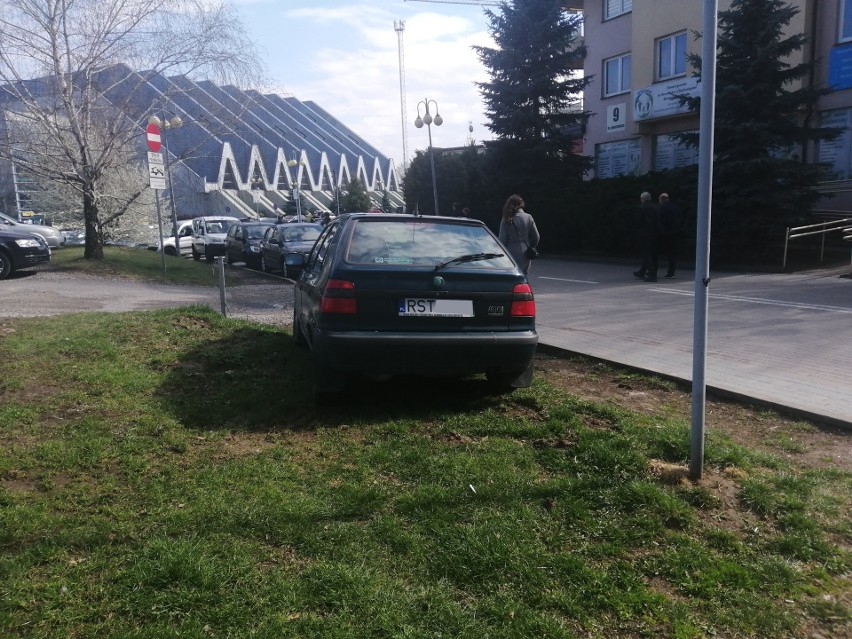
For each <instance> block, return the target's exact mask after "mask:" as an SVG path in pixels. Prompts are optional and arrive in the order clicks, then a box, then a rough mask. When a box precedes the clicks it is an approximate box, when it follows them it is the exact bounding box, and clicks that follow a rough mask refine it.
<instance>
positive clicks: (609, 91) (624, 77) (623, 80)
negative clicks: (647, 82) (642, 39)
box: [604, 53, 630, 97]
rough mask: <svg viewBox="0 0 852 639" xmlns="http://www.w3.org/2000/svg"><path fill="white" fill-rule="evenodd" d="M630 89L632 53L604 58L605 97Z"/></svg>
mask: <svg viewBox="0 0 852 639" xmlns="http://www.w3.org/2000/svg"><path fill="white" fill-rule="evenodd" d="M629 90H630V54H629V53H628V54H626V55H619V56H616V57H614V58H610V59H609V60H604V97H609V96H611V95H617V94H619V93H625V92H626V91H629Z"/></svg>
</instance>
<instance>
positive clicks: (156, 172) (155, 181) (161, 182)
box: [148, 153, 166, 190]
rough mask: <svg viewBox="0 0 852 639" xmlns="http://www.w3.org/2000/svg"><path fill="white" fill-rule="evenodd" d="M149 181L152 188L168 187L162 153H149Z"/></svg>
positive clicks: (161, 188)
mask: <svg viewBox="0 0 852 639" xmlns="http://www.w3.org/2000/svg"><path fill="white" fill-rule="evenodd" d="M148 182H149V184H150V185H151V188H152V189H159V190H163V189H165V188H166V167H165V165H164V164H163V154H162V153H149V154H148Z"/></svg>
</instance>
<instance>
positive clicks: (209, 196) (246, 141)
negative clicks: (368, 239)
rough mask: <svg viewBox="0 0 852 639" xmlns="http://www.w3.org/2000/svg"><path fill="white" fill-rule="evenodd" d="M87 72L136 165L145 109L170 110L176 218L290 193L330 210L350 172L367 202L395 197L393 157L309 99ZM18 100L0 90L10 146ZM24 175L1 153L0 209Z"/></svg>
mask: <svg viewBox="0 0 852 639" xmlns="http://www.w3.org/2000/svg"><path fill="white" fill-rule="evenodd" d="M95 79H96V84H97V85H98V86H100V87H103V89H102V91H101V92H99V96H100V97H99V106H100V107H102V108H103V109H104V110H105V111H106V110H110V111H112V112H115V113H116V114H118V115H117V116H116V118H117V119H118V118H121V119H122V120H123V123H124V125H125V126H126V127H127V129H128V131H129V132H130V135H131V136H132V137H133V138H134V139H135V140H136V146H137V150H136V152H135V153H134V156H135V158H136V160H137V161H138V166H139V170H140V171H144V170H145V166H146V156H147V151H148V148H147V147H146V127H147V125H148V123H149V121H150V119H151V117H152V116H157V118H158V119H159V120H160V121H162V122H166V121H174V119H175V118H178V119H179V120H178V121H179V122H180V125H179V126H176V127H174V128H171V129H169V130H167V131H166V130H163V131H162V147H161V149H160V153H161V155H162V156H163V158H164V160H165V162H166V166H168V170H169V174H170V179H169V180H168V182H167V184H168V185H169V186H170V187H171V189H172V191H173V192H172V193H169V192H168V188H167V189H165V190H164V191H163V196H164V197H165V198H167V199H169V200H171V201H172V202H173V203H174V206H175V209H176V211H175V213H176V216H177V217H178V218H191V217H193V216H197V215H214V214H215V215H236V216H238V217H259V216H260V217H262V216H275V215H276V213H278V212H279V211H281V210H283V209H284V208H285V207H286V206H287V205H288V203H290V202H292V201H293V200H294V199H295V198H296V197H299V198H300V202H303V203H304V204H303V206H306V207H307V208H308V210H311V211H332V212H336V210H337V209H338V208H339V201H340V193H341V191H343V192H345V191H346V190H347V189H348V187H349V184H350V182H351V181H352V180H354V179H358V180H359V181H360V182H361V183H362V185H363V186H364V187H365V190H366V191H367V194H368V196H369V197H370V199H371V201H372V202H373V204H374V206H376V207H379V206H381V204H382V202H383V201H385V202H387V203H389V204H390V206H391V208H393V209H397V208H398V207H402V206H404V200H403V198H402V192H401V187H400V176H399V173H398V171H397V169H396V166H395V165H394V162H393V160H392V159H391V158H390V157H389V156H386V155H384V154H383V153H381V152H380V151H379V150H378V149H376V147H374V146H373V145H372V144H370V143H369V142H368V141H367V140H366V139H365V138H364V137H362V136H360V135H358V134H357V133H355V132H354V131H353V130H351V129H350V128H349V127H348V126H346V125H345V124H344V123H343V122H341V121H340V120H338V119H337V118H336V117H334V116H333V115H331V114H330V113H329V112H328V111H326V110H325V109H324V108H322V107H321V106H320V105H318V104H317V103H315V102H313V101H302V100H298V99H296V98H295V97H291V96H282V95H278V94H266V93H262V92H259V91H251V90H241V89H238V88H236V87H233V86H219V85H217V84H215V83H213V82H209V81H193V80H191V79H189V78H187V77H185V76H170V77H167V76H165V75H162V74H160V73H155V72H137V71H134V70H132V69H130V68H129V67H127V66H125V65H115V66H113V67H109V68H106V69H102V70H100V71H98V72H97V73H96V74H95ZM27 82H29V83H31V84H32V87H31V90H32V92H33V93H36V92H37V91H47V90H49V89H48V88H49V87H50V86H51V84H52V81H51V79H50V78H46V79H45V78H42V79H37V80H31V81H27ZM40 87H47V88H40ZM0 89H2V87H0ZM17 108H19V107H18V106H17V104H16V102H15V100H14V99H13V95H12V93H11V92H9V91H6V92H4V91H2V90H0V144H3V143H5V144H8V145H10V146H11V147H14V144H13V142H14V139H15V135H14V133H15V131H14V129H15V126H16V125H15V122H16V120H15V115H14V114H15V111H16V109H17ZM9 155H10V156H11V157H14V153H11V154H9ZM9 155H7V157H9ZM32 182H33V181H32V179H31V178H30V177H29V176H27V175H25V174H24V172H23V171H21V170H20V169H19V167H17V166H16V163H15V162H14V161H5V162H3V161H0V211H3V212H5V213H7V214H8V215H11V216H13V217H23V216H24V215H25V213H26V210H27V209H28V208H30V207H29V204H28V189H29V188H30V186H31V185H32Z"/></svg>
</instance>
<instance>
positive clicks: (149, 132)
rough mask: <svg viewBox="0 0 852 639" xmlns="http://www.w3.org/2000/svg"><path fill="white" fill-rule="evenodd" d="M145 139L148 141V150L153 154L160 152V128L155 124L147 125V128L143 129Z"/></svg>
mask: <svg viewBox="0 0 852 639" xmlns="http://www.w3.org/2000/svg"><path fill="white" fill-rule="evenodd" d="M145 137H146V138H147V139H148V148H149V149H151V150H152V151H153V152H154V153H156V152H157V151H159V150H160V146H162V144H161V140H160V127H158V126H157V125H156V124H149V125H148V128H147V129H145Z"/></svg>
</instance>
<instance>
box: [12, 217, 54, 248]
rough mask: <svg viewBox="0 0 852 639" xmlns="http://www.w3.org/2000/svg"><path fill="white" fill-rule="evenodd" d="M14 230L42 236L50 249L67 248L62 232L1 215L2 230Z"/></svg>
mask: <svg viewBox="0 0 852 639" xmlns="http://www.w3.org/2000/svg"><path fill="white" fill-rule="evenodd" d="M10 228H11V229H13V230H17V231H26V232H27V233H35V234H36V235H41V236H42V237H43V238H44V241H45V242H47V245H48V246H49V247H50V248H59V247H60V246H65V235H63V234H62V231H60V230H58V229H55V228H53V227H52V226H44V225H43V224H24V223H23V222H18V221H17V220H15V219H13V218H11V217H9V216H8V215H3V214H2V213H0V229H10Z"/></svg>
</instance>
